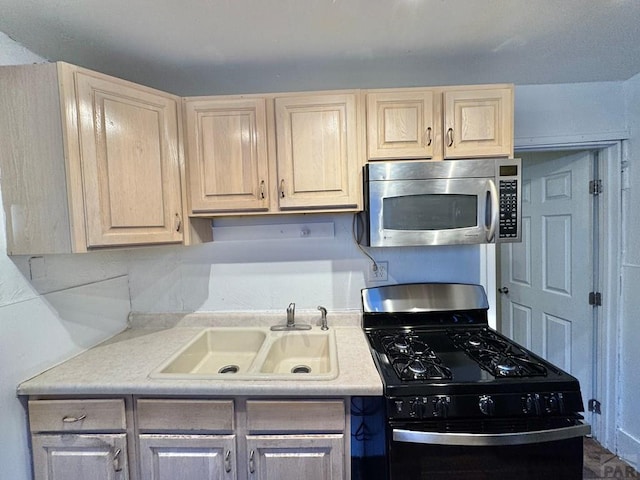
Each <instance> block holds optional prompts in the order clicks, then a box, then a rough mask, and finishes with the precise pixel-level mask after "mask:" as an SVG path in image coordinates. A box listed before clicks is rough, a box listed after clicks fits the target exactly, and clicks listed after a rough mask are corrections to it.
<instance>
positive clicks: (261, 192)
mask: <svg viewBox="0 0 640 480" xmlns="http://www.w3.org/2000/svg"><path fill="white" fill-rule="evenodd" d="M260 198H262V199H264V180H262V181H261V182H260Z"/></svg>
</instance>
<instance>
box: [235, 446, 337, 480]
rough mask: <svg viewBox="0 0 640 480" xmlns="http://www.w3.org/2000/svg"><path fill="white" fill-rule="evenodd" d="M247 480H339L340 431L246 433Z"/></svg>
mask: <svg viewBox="0 0 640 480" xmlns="http://www.w3.org/2000/svg"><path fill="white" fill-rule="evenodd" d="M247 452H248V456H249V458H248V462H249V465H248V468H249V479H250V480H300V479H304V480H329V479H331V480H342V479H343V478H344V470H345V468H344V454H345V452H344V436H343V435H250V436H248V437H247Z"/></svg>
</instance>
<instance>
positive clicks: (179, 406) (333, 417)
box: [136, 399, 348, 480]
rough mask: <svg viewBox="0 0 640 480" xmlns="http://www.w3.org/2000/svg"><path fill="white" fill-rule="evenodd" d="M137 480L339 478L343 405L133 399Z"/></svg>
mask: <svg viewBox="0 0 640 480" xmlns="http://www.w3.org/2000/svg"><path fill="white" fill-rule="evenodd" d="M136 416H137V424H138V432H139V433H138V442H139V444H138V447H139V452H140V478H141V480H160V479H165V478H189V479H192V480H218V479H220V480H231V479H241V480H257V479H260V480H287V479H292V480H293V479H296V480H297V479H300V478H305V479H311V480H315V479H317V480H330V479H331V480H343V479H344V478H347V477H345V476H344V475H345V472H346V471H347V470H346V468H347V467H348V459H346V458H345V425H346V421H345V406H344V401H343V400H317V401H316V400H246V401H245V400H241V399H239V400H195V399H184V400H173V399H139V400H138V401H137V414H136Z"/></svg>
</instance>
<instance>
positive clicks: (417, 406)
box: [409, 397, 427, 418]
mask: <svg viewBox="0 0 640 480" xmlns="http://www.w3.org/2000/svg"><path fill="white" fill-rule="evenodd" d="M426 404H427V398H426V397H416V398H415V399H414V400H412V401H411V402H410V413H409V415H410V416H411V417H412V418H424V417H425V410H426Z"/></svg>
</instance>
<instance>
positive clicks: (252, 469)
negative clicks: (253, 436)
mask: <svg viewBox="0 0 640 480" xmlns="http://www.w3.org/2000/svg"><path fill="white" fill-rule="evenodd" d="M255 454H256V452H255V450H251V453H249V472H250V473H255V472H256V465H255V461H254V459H253V458H254V456H255Z"/></svg>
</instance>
